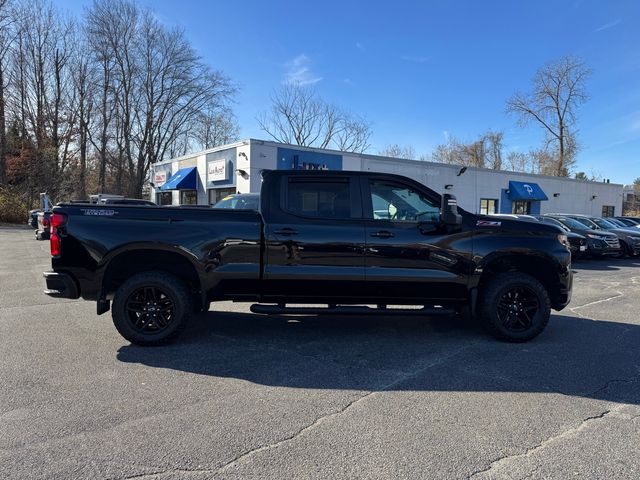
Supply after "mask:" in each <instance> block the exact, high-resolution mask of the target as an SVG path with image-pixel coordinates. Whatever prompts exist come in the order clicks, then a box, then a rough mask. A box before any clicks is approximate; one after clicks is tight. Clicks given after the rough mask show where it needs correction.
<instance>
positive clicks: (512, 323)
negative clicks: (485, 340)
mask: <svg viewBox="0 0 640 480" xmlns="http://www.w3.org/2000/svg"><path fill="white" fill-rule="evenodd" d="M479 302H480V305H479V314H480V319H481V321H482V324H483V326H484V327H485V329H486V330H487V331H488V332H489V333H491V334H492V335H493V336H494V337H496V338H498V339H499V340H503V341H507V342H526V341H528V340H531V339H533V338H535V337H537V336H538V335H539V334H540V333H541V332H542V331H543V330H544V329H545V327H546V326H547V323H548V322H549V318H550V316H551V302H550V300H549V294H548V293H547V291H546V289H545V288H544V287H543V286H542V284H541V283H540V282H538V281H537V280H536V279H535V278H533V277H531V276H530V275H526V274H523V273H500V274H497V275H496V276H495V277H493V278H492V279H490V280H489V282H488V283H487V285H486V286H485V288H483V291H482V292H481V297H480V298H479Z"/></svg>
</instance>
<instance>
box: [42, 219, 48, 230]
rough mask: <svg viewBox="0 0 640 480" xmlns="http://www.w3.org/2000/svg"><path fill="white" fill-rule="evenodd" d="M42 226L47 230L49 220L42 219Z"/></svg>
mask: <svg viewBox="0 0 640 480" xmlns="http://www.w3.org/2000/svg"><path fill="white" fill-rule="evenodd" d="M42 226H43V227H45V228H47V227H48V226H49V219H48V218H43V219H42Z"/></svg>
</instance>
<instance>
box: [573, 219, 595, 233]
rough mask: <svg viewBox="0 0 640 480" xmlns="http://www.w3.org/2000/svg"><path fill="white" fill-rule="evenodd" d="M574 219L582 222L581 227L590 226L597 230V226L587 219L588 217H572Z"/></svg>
mask: <svg viewBox="0 0 640 480" xmlns="http://www.w3.org/2000/svg"><path fill="white" fill-rule="evenodd" d="M573 219H574V220H576V221H577V222H578V223H580V224H582V228H584V227H587V228H591V229H592V230H597V229H598V226H597V225H596V224H595V223H593V222H592V221H591V220H589V219H588V218H584V217H573Z"/></svg>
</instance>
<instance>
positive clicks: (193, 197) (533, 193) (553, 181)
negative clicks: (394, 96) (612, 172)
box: [150, 139, 623, 216]
mask: <svg viewBox="0 0 640 480" xmlns="http://www.w3.org/2000/svg"><path fill="white" fill-rule="evenodd" d="M282 169H306V170H357V171H374V172H387V173H396V174H400V175H405V176H407V177H411V178H413V179H415V180H418V181H419V182H421V183H423V184H425V185H427V186H428V187H430V188H431V189H433V190H435V191H436V192H438V193H444V192H449V193H453V194H454V195H456V197H457V199H458V204H459V205H460V206H461V207H462V208H464V209H465V210H468V211H471V212H474V213H531V214H538V213H550V212H562V213H582V214H588V215H597V216H611V215H621V214H622V201H623V186H622V185H617V184H613V183H608V182H604V183H603V182H591V181H584V180H575V179H571V178H563V177H549V176H545V175H534V174H529V173H520V172H509V171H504V170H491V169H485V168H474V167H468V168H466V169H461V168H460V166H456V165H446V164H442V163H434V162H425V161H419V160H408V159H398V158H390V157H384V156H378V155H369V154H366V153H363V154H359V153H349V152H340V151H336V150H325V149H319V148H309V147H300V146H296V145H287V144H282V143H277V142H271V141H266V140H255V139H248V140H244V141H241V142H237V143H232V144H229V145H223V146H220V147H216V148H212V149H209V150H206V151H202V152H197V153H193V154H190V155H185V156H184V157H180V158H175V159H171V160H166V161H163V162H158V163H156V164H154V165H153V166H152V171H151V179H150V183H151V200H153V201H155V202H156V203H158V204H163V205H194V204H197V205H209V204H214V203H216V202H217V201H219V200H220V199H222V198H224V197H225V196H227V195H229V194H231V193H249V192H256V193H257V192H259V191H260V185H261V173H262V172H263V171H264V170H282Z"/></svg>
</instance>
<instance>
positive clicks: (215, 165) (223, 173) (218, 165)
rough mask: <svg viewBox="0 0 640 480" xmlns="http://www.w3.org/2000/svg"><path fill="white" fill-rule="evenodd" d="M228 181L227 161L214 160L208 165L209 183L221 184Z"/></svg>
mask: <svg viewBox="0 0 640 480" xmlns="http://www.w3.org/2000/svg"><path fill="white" fill-rule="evenodd" d="M226 179H227V160H213V161H211V162H209V163H208V164H207V181H209V182H219V181H221V180H226Z"/></svg>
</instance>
